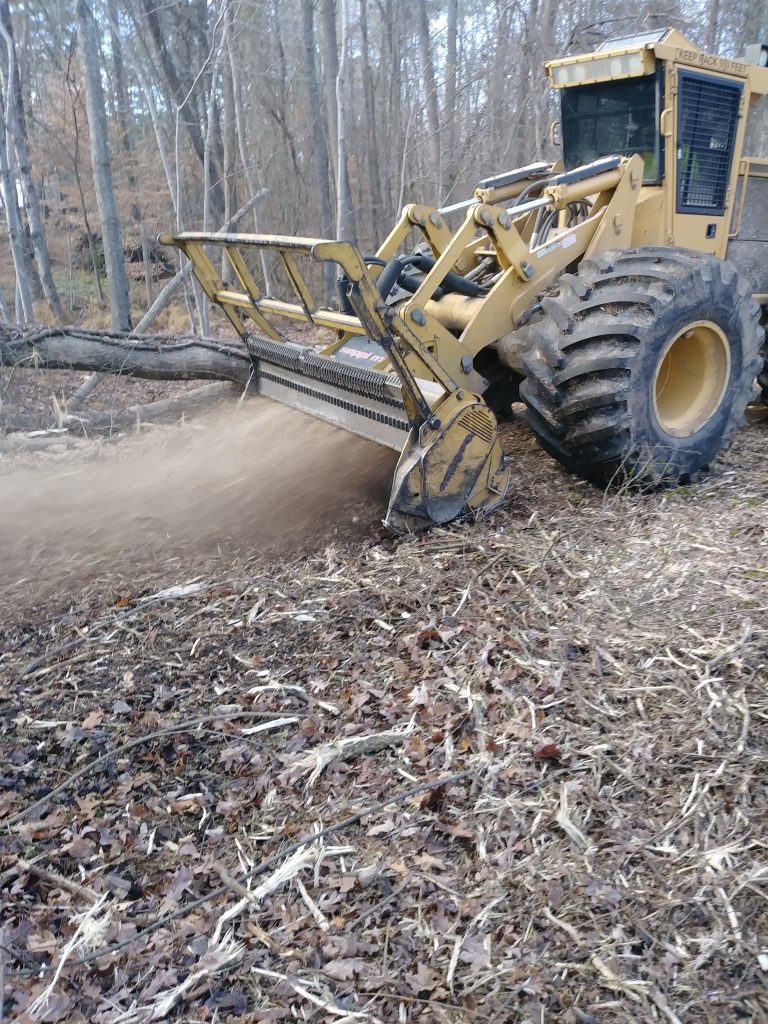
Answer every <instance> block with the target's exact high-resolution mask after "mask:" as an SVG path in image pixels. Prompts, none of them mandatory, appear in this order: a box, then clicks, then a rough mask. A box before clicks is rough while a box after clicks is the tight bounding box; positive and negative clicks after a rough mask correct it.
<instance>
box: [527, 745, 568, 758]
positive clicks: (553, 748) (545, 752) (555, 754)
mask: <svg viewBox="0 0 768 1024" xmlns="http://www.w3.org/2000/svg"><path fill="white" fill-rule="evenodd" d="M533 756H534V757H535V758H536V760H537V761H559V760H560V758H561V757H562V756H563V755H562V753H561V751H560V747H558V745H557V744H556V743H545V744H544V746H543V747H539V749H538V750H537V751H536V753H535V754H534V755H533Z"/></svg>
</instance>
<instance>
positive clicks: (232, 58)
mask: <svg viewBox="0 0 768 1024" xmlns="http://www.w3.org/2000/svg"><path fill="white" fill-rule="evenodd" d="M231 11H232V8H231V6H230V7H228V10H227V14H228V17H229V18H231ZM225 30H226V32H227V55H228V58H229V66H230V70H231V72H232V91H233V93H234V97H233V98H234V105H235V122H236V125H237V143H238V146H239V149H240V162H241V163H242V165H243V174H244V175H245V182H246V185H247V186H248V198H249V200H250V201H251V204H252V205H253V230H254V231H255V232H256V234H258V233H259V231H260V224H259V210H258V206H257V203H256V196H257V195H259V194H260V192H261V189H260V187H259V179H258V175H257V174H256V173H255V171H254V168H253V164H252V162H251V157H250V154H249V152H248V138H247V134H246V130H245V114H244V112H243V90H242V84H241V82H240V69H239V67H238V65H237V57H236V54H235V50H234V40H233V38H232V26H231V23H230V22H225ZM326 173H327V158H326ZM265 194H266V193H265ZM259 256H260V259H261V272H262V275H263V277H264V291H265V292H266V293H267V295H271V294H272V292H273V288H272V275H271V274H270V270H269V262H268V260H267V254H266V253H265V251H264V250H263V249H262V250H261V251H260V253H259Z"/></svg>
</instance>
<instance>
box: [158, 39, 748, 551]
mask: <svg viewBox="0 0 768 1024" xmlns="http://www.w3.org/2000/svg"><path fill="white" fill-rule="evenodd" d="M752 49H754V52H753V53H751V54H749V55H748V57H747V58H745V59H744V60H730V59H726V58H721V57H715V56H710V55H707V54H703V53H701V52H699V50H698V49H697V48H696V47H695V46H694V45H693V44H692V43H690V42H689V41H688V40H686V39H685V38H684V37H683V36H681V35H680V34H679V33H678V32H677V31H675V30H672V29H667V30H663V31H657V32H653V33H647V34H644V35H639V36H633V37H629V38H625V39H619V40H615V41H613V42H610V43H605V44H603V45H602V46H601V47H600V48H599V49H598V50H597V51H595V52H594V53H590V54H587V55H582V56H576V57H566V58H563V59H560V60H554V61H551V62H550V63H549V64H548V65H547V73H548V75H549V78H550V81H551V84H552V86H553V87H554V88H555V89H557V90H559V91H560V96H561V120H560V130H561V134H562V142H563V162H562V163H561V162H557V163H553V164H548V163H543V162H542V163H535V164H531V165H529V166H527V167H522V168H520V169H518V170H515V171H512V172H510V173H507V174H501V175H498V176H496V177H493V178H488V179H487V180H485V181H481V182H480V183H479V185H478V186H477V188H476V189H475V192H474V195H473V196H472V198H471V199H468V200H466V201H465V202H461V203H456V204H455V205H452V206H449V207H447V208H444V209H433V208H431V207H427V206H421V205H410V206H407V207H406V208H405V209H404V210H403V212H402V214H401V216H400V219H399V220H398V222H397V223H396V224H395V226H394V228H393V229H392V231H391V232H390V234H389V235H388V237H387V238H386V240H385V241H384V242H383V244H382V245H381V246H380V248H379V250H378V251H377V252H376V254H375V255H374V256H364V255H362V254H361V253H360V252H359V251H358V249H357V248H356V247H355V246H353V245H351V244H349V243H348V242H341V241H324V240H317V239H310V238H288V237H280V236H266V235H247V234H233V235H223V234H205V233H196V232H186V233H183V234H178V235H174V236H171V235H165V236H163V237H162V239H161V240H162V241H164V242H165V243H168V244H173V245H176V246H177V247H178V248H179V249H181V250H182V252H184V253H185V254H186V256H187V257H188V258H189V259H190V260H191V261H192V263H193V268H194V273H195V275H196V277H197V279H198V281H199V282H200V285H201V286H202V288H203V290H204V291H205V293H206V294H207V295H208V297H209V298H210V299H211V300H212V301H213V302H215V303H217V304H218V305H219V306H220V307H221V308H222V310H223V311H224V313H225V314H226V316H227V317H228V318H229V320H230V321H231V323H232V325H233V326H234V328H235V330H237V332H238V333H239V334H240V336H241V338H242V339H243V342H244V343H245V345H246V346H247V348H248V351H249V353H250V355H251V358H252V360H253V376H252V386H253V389H254V390H255V391H257V392H259V393H261V394H263V395H266V396H268V397H270V398H273V399H276V400H278V401H280V402H285V403H287V404H289V405H292V406H295V407H297V408H299V409H301V410H303V411H305V412H307V413H310V414H311V415H313V416H317V417H320V418H321V419H324V420H327V421H329V422H331V423H334V424H338V425H339V426H341V427H344V428H345V429H348V430H351V431H353V432H355V433H357V434H361V435H362V436H364V437H367V438H370V439H372V440H373V441H376V442H378V443H380V444H383V445H388V446H390V447H392V448H395V449H397V450H400V449H402V454H401V456H400V461H399V463H398V466H397V470H396V472H395V478H394V482H393V487H392V495H391V499H390V505H389V511H388V513H387V520H386V521H387V522H388V524H389V525H390V526H391V527H392V528H393V529H394V530H396V531H398V532H409V531H416V530H419V529H423V528H425V527H427V526H430V525H432V524H434V523H445V522H448V521H449V520H451V519H454V518H455V517H457V516H461V515H466V514H469V513H477V512H480V511H483V510H487V509H490V508H492V507H493V506H494V505H496V504H497V503H498V502H499V501H500V500H501V498H502V497H503V496H504V494H505V492H506V490H507V487H508V482H509V475H510V465H509V462H508V460H506V459H505V458H504V456H503V454H502V451H501V448H500V445H499V441H498V436H497V416H499V415H503V414H504V413H505V412H507V411H508V410H509V407H510V405H511V403H512V402H514V401H518V400H519V399H522V400H523V401H524V402H525V403H526V405H527V407H528V419H529V422H530V425H531V427H532V429H533V431H534V433H535V435H536V437H537V438H538V440H539V441H540V442H541V444H542V446H543V447H544V448H545V449H546V451H547V452H549V453H550V455H552V456H554V458H556V459H558V460H559V461H560V462H561V463H562V464H563V465H564V466H566V467H567V468H568V469H569V470H571V471H572V472H573V473H576V474H578V475H580V476H582V477H585V478H587V479H590V480H594V481H597V482H602V483H605V482H606V481H608V480H610V479H611V478H613V477H615V476H616V475H617V474H620V475H625V476H627V477H629V478H631V479H634V480H637V481H639V482H641V483H662V482H666V481H674V482H681V481H685V480H688V479H690V478H691V477H692V476H693V475H694V474H695V473H697V472H698V471H699V470H701V469H703V468H704V467H706V466H707V465H708V464H709V463H710V462H711V461H712V459H713V458H714V457H715V455H716V454H717V453H718V451H720V450H721V449H722V448H723V446H724V445H725V444H727V442H728V440H729V437H730V435H731V432H732V431H733V429H734V427H736V426H737V425H738V424H739V423H740V422H742V420H743V417H744V411H745V408H746V406H747V404H748V403H749V402H750V400H751V399H752V398H753V397H755V395H756V385H755V381H756V378H757V379H759V381H760V385H761V386H762V389H763V397H764V399H766V400H768V371H767V370H766V367H765V364H764V359H765V354H764V349H763V338H764V333H763V328H762V327H761V325H760V320H761V306H765V304H766V303H768V160H766V159H759V158H757V157H752V156H746V155H744V154H745V149H746V148H747V145H746V144H745V139H747V138H749V133H748V128H749V123H750V120H752V121H753V122H754V120H755V118H756V117H757V116H759V115H760V113H761V112H762V111H761V106H760V104H759V101H760V99H761V98H762V97H763V96H765V95H766V94H768V68H766V67H765V66H764V64H765V57H766V53H768V50H767V49H766V48H765V47H757V48H752ZM766 102H768V101H766ZM753 134H754V133H753ZM449 224H453V227H451V226H449ZM413 232H416V234H417V235H418V236H419V238H420V242H419V244H417V245H416V247H415V248H412V247H410V246H408V242H409V239H412V233H413ZM210 246H217V247H220V248H222V249H223V250H224V251H225V252H226V255H227V258H228V262H229V264H230V267H231V272H229V273H228V274H226V275H225V276H228V277H231V279H232V280H233V281H234V282H235V283H234V284H230V283H225V281H224V279H223V277H222V275H221V273H220V272H219V270H218V269H217V267H216V265H215V264H214V261H213V259H212V258H211V255H210V254H209V252H210V250H208V251H206V250H207V249H208V247H210ZM406 247H408V250H409V251H405V250H406ZM263 250H269V251H270V252H271V253H272V254H273V255H274V254H276V255H277V257H279V262H280V265H281V267H282V269H283V272H284V275H285V277H286V279H287V281H288V282H289V283H290V286H291V288H292V290H293V292H294V293H295V301H293V302H287V301H283V300H281V299H277V298H273V297H270V296H262V295H261V294H260V293H259V290H258V288H257V285H256V281H255V275H254V271H253V258H254V255H255V254H257V253H260V251H263ZM308 258H309V259H311V260H314V261H319V262H321V263H326V262H329V261H330V262H331V263H334V264H336V265H337V266H338V268H339V269H340V277H339V289H340V303H339V305H340V308H339V309H338V310H331V309H324V308H320V307H319V305H318V303H317V302H316V301H315V299H314V298H313V295H312V293H311V291H310V287H309V284H308V281H307V277H308V276H311V275H307V274H306V272H305V271H303V270H302V264H303V263H305V262H306V260H307V259H308ZM285 318H288V319H289V320H299V321H304V322H308V323H310V324H314V325H316V326H319V327H323V328H329V329H330V330H331V331H333V332H334V334H335V340H334V341H333V343H332V344H330V345H328V347H327V348H325V349H324V350H323V351H322V352H318V351H316V350H314V349H311V348H307V347H304V346H301V345H297V344H295V343H293V342H290V341H288V340H286V338H285V337H284V336H283V334H282V333H281V331H280V330H279V329H278V327H277V326H276V324H277V323H280V322H284V321H285ZM760 385H758V386H760Z"/></svg>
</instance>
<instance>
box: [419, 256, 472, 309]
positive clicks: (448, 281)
mask: <svg viewBox="0 0 768 1024" xmlns="http://www.w3.org/2000/svg"><path fill="white" fill-rule="evenodd" d="M416 255H417V257H418V262H416V261H414V266H417V267H418V268H419V270H423V271H424V273H427V272H428V271H430V270H431V269H432V267H434V265H435V263H437V260H436V259H435V257H434V256H428V255H427V253H425V252H421V253H417V254H416ZM442 287H443V291H446V292H455V293H456V294H457V295H466V296H467V297H468V298H470V299H476V298H477V297H478V296H479V295H480V294H481V291H482V289H481V287H480V285H479V284H475V282H474V281H468V280H467V279H466V278H465V277H462V276H461V274H454V273H453V271H449V272H448V273H447V274H446V275H445V277H444V278H443V285H442Z"/></svg>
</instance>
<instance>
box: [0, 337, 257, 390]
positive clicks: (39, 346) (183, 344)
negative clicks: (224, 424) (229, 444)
mask: <svg viewBox="0 0 768 1024" xmlns="http://www.w3.org/2000/svg"><path fill="white" fill-rule="evenodd" d="M0 366H17V367H19V368H29V369H47V370H88V371H98V372H100V373H117V374H121V375H122V376H125V377H145V378H147V379H149V380H227V381H233V382H234V383H235V384H240V385H242V386H243V387H245V386H246V385H247V383H248V379H249V377H250V373H251V362H250V359H249V357H248V354H247V352H246V351H245V348H240V347H236V346H235V345H228V344H225V343H222V342H219V341H216V340H215V339H213V338H191V337H185V338H174V339H169V338H165V337H161V336H156V335H143V336H141V337H137V336H136V335H134V334H118V333H105V332H102V331H88V330H84V329H82V328H79V327H46V328H44V329H43V330H40V331H35V332H33V333H31V334H24V333H20V332H18V330H13V331H10V330H3V329H2V328H0Z"/></svg>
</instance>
